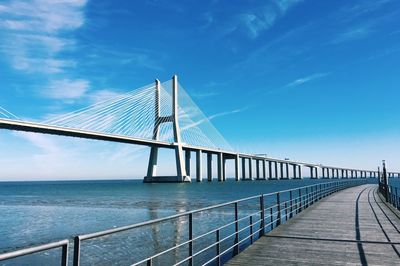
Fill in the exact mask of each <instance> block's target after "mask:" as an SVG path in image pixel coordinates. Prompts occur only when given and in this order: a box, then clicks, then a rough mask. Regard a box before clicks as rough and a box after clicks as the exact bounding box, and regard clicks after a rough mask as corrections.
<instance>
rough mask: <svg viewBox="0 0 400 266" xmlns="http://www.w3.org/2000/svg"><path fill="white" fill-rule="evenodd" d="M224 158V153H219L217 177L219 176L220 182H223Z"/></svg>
mask: <svg viewBox="0 0 400 266" xmlns="http://www.w3.org/2000/svg"><path fill="white" fill-rule="evenodd" d="M222 161H223V158H222V153H221V152H219V153H217V176H218V181H220V182H221V181H223V180H224V177H223V173H222V172H223V170H222V165H223V162H222Z"/></svg>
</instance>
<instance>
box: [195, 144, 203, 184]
mask: <svg viewBox="0 0 400 266" xmlns="http://www.w3.org/2000/svg"><path fill="white" fill-rule="evenodd" d="M202 159H203V158H202V153H201V150H197V151H196V181H197V182H202V181H203V173H202V172H203V160H202Z"/></svg>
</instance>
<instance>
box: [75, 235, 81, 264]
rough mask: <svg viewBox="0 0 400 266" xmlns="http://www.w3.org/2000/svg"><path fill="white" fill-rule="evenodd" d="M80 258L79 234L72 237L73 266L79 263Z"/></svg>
mask: <svg viewBox="0 0 400 266" xmlns="http://www.w3.org/2000/svg"><path fill="white" fill-rule="evenodd" d="M80 260H81V240H80V238H79V236H76V237H75V238H74V261H73V265H74V266H79V265H80V263H81V262H80Z"/></svg>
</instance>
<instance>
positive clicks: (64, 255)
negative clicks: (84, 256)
mask: <svg viewBox="0 0 400 266" xmlns="http://www.w3.org/2000/svg"><path fill="white" fill-rule="evenodd" d="M68 245H69V241H68V240H67V239H64V240H61V241H57V242H52V243H48V244H44V245H40V246H35V247H30V248H25V249H20V250H16V251H12V252H8V253H5V254H0V261H3V260H10V259H15V258H19V257H23V256H27V255H31V254H37V253H42V252H44V251H48V250H55V249H59V248H61V258H60V261H61V266H67V265H68ZM44 264H46V263H44Z"/></svg>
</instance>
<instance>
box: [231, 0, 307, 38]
mask: <svg viewBox="0 0 400 266" xmlns="http://www.w3.org/2000/svg"><path fill="white" fill-rule="evenodd" d="M302 1H303V0H278V1H274V2H270V3H269V4H267V5H265V6H264V7H262V8H261V9H257V10H253V11H248V12H244V13H241V14H239V15H238V16H237V21H238V24H239V25H238V26H235V27H230V29H229V31H228V32H232V31H234V30H236V29H237V28H238V27H243V28H244V29H245V30H246V32H247V35H248V36H249V37H250V38H251V39H256V38H257V37H258V36H259V35H260V34H261V33H262V32H264V31H266V30H268V29H270V28H271V27H272V26H273V25H274V24H275V23H276V21H277V20H278V19H279V18H281V17H283V16H284V15H285V14H286V13H287V11H288V10H289V9H290V8H291V7H293V6H294V5H296V4H298V3H300V2H302Z"/></svg>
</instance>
